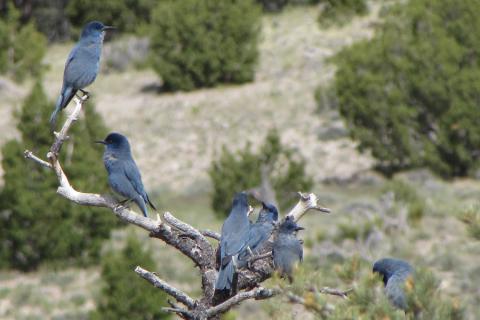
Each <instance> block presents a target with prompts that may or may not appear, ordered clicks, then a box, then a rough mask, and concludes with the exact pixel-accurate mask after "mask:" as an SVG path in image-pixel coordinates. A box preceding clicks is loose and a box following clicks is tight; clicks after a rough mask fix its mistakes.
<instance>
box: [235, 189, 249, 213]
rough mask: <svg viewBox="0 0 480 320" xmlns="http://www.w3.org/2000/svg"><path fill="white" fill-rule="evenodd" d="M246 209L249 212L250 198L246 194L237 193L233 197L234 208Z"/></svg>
mask: <svg viewBox="0 0 480 320" xmlns="http://www.w3.org/2000/svg"><path fill="white" fill-rule="evenodd" d="M236 207H245V208H247V210H248V197H247V193H246V192H237V193H235V195H234V196H233V203H232V208H236Z"/></svg>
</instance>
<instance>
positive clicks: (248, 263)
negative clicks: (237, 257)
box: [247, 246, 254, 269]
mask: <svg viewBox="0 0 480 320" xmlns="http://www.w3.org/2000/svg"><path fill="white" fill-rule="evenodd" d="M247 252H248V255H249V256H250V257H249V258H248V260H247V268H248V269H250V267H251V263H250V261H251V260H252V257H253V256H254V254H253V252H252V249H250V246H247Z"/></svg>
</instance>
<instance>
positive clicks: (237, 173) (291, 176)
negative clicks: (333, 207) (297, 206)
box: [209, 130, 313, 217]
mask: <svg viewBox="0 0 480 320" xmlns="http://www.w3.org/2000/svg"><path fill="white" fill-rule="evenodd" d="M262 166H265V167H267V168H269V169H268V170H269V178H270V181H271V184H272V187H273V189H274V190H275V192H276V196H277V200H278V202H279V203H278V204H279V209H280V210H282V209H286V208H287V207H289V206H291V205H293V204H294V203H295V201H297V199H298V198H297V196H296V192H297V191H308V190H309V189H310V188H311V187H312V185H313V181H312V179H311V178H310V177H308V176H307V174H306V172H305V161H304V160H303V159H301V158H300V159H298V158H297V157H296V154H294V152H293V150H292V149H289V148H288V147H285V146H284V145H282V144H281V141H280V136H279V135H278V132H277V131H276V130H272V131H270V132H269V134H268V135H267V137H266V139H265V143H264V144H263V146H262V147H261V148H260V150H259V152H258V153H253V152H252V150H251V147H250V144H247V145H246V147H245V148H244V149H243V150H240V151H238V152H236V153H234V152H231V151H229V150H227V149H226V148H225V147H224V148H223V151H222V154H221V156H220V158H219V159H218V160H217V161H214V162H213V163H212V166H211V167H210V170H209V175H210V179H211V180H212V182H213V189H214V190H213V197H212V207H213V209H214V210H215V212H216V213H217V214H218V215H219V216H221V217H223V216H225V215H227V214H228V210H229V208H230V206H231V202H230V200H227V201H225V199H232V198H233V195H234V194H235V192H238V191H239V190H247V189H250V188H255V187H258V186H259V185H260V183H261V168H262Z"/></svg>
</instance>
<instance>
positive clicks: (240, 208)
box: [215, 192, 250, 293]
mask: <svg viewBox="0 0 480 320" xmlns="http://www.w3.org/2000/svg"><path fill="white" fill-rule="evenodd" d="M247 214H248V201H247V194H246V193H245V192H241V193H237V194H235V196H234V199H233V204H232V209H231V211H230V214H229V215H228V217H227V219H225V222H224V223H223V226H222V235H221V237H220V249H219V250H220V269H219V270H218V277H217V281H216V283H215V290H227V291H229V292H230V293H231V292H232V291H235V290H236V281H235V279H234V278H236V277H235V273H236V269H237V258H238V254H239V253H240V252H241V251H242V250H243V249H244V248H245V246H246V245H247V242H248V232H249V229H250V221H249V220H248V215H247Z"/></svg>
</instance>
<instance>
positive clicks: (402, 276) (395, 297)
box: [373, 258, 414, 310]
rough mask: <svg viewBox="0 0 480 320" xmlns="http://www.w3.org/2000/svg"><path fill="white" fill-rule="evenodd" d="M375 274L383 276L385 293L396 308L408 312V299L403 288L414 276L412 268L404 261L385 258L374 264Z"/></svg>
mask: <svg viewBox="0 0 480 320" xmlns="http://www.w3.org/2000/svg"><path fill="white" fill-rule="evenodd" d="M373 272H376V273H379V274H380V275H381V276H382V278H383V283H384V285H385V293H386V295H387V297H388V299H389V300H390V302H391V303H392V304H393V305H394V306H395V307H397V308H399V309H403V310H406V309H407V307H408V306H407V298H406V296H405V292H404V291H403V287H404V285H405V281H406V280H407V278H408V277H409V276H411V275H413V272H414V270H413V268H412V266H411V265H410V264H409V263H408V262H406V261H403V260H399V259H392V258H384V259H380V260H378V261H377V262H375V263H374V264H373Z"/></svg>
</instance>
